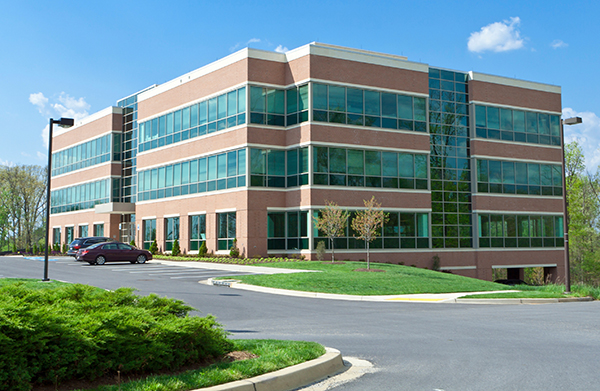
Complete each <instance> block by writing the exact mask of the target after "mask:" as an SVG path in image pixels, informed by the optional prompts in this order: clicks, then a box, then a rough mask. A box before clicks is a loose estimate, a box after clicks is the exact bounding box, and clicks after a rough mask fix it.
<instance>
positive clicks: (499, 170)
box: [477, 159, 562, 196]
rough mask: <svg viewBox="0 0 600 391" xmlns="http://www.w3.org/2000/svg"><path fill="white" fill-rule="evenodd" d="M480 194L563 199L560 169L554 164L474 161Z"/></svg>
mask: <svg viewBox="0 0 600 391" xmlns="http://www.w3.org/2000/svg"><path fill="white" fill-rule="evenodd" d="M477 191H478V192H479V193H503V194H524V195H525V194H529V195H543V196H562V167H561V166H560V165H557V164H537V163H521V162H507V161H497V160H482V159H479V160H477Z"/></svg>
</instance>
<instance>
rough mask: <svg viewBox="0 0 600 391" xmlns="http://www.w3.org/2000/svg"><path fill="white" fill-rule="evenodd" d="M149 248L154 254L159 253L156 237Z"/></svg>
mask: <svg viewBox="0 0 600 391" xmlns="http://www.w3.org/2000/svg"><path fill="white" fill-rule="evenodd" d="M148 250H149V251H150V253H152V255H156V254H158V243H156V239H154V241H153V242H152V244H151V245H150V248H149V249H148Z"/></svg>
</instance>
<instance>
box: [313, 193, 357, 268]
mask: <svg viewBox="0 0 600 391" xmlns="http://www.w3.org/2000/svg"><path fill="white" fill-rule="evenodd" d="M325 204H326V206H325V208H324V209H322V210H320V211H319V216H318V217H314V219H315V227H316V228H317V229H318V230H319V231H321V232H323V233H324V234H325V236H327V237H328V238H329V242H330V243H331V263H333V262H335V254H334V252H335V250H334V247H335V245H334V239H335V238H337V237H340V236H342V235H344V233H346V227H347V226H348V216H349V215H350V214H349V213H348V212H346V211H344V210H342V209H341V208H340V207H339V206H338V204H336V203H335V202H333V201H327V200H325Z"/></svg>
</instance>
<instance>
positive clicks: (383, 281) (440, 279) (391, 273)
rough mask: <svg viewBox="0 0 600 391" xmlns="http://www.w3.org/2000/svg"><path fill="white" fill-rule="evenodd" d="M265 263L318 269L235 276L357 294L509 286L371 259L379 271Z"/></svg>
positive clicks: (252, 281) (255, 282)
mask: <svg viewBox="0 0 600 391" xmlns="http://www.w3.org/2000/svg"><path fill="white" fill-rule="evenodd" d="M268 266H269V267H280V268H287V269H305V270H317V271H320V272H321V273H291V274H272V275H248V276H236V277H235V278H236V279H237V280H240V281H242V282H244V283H246V284H251V285H259V286H264V287H269V288H279V289H290V290H298V291H305V292H321V293H334V294H345V295H357V296H373V295H399V294H411V293H450V292H479V291H497V290H507V289H511V288H510V287H507V286H506V285H501V284H496V283H494V282H490V281H483V280H477V279H474V278H468V277H463V276H457V275H454V274H449V273H441V272H436V271H432V270H427V269H419V268H416V267H409V266H403V265H392V264H386V263H371V268H372V269H380V270H384V272H383V273H374V272H358V271H355V270H356V269H361V268H364V267H365V263H364V262H345V263H344V264H331V263H327V262H314V261H304V262H282V263H271V264H269V265H268Z"/></svg>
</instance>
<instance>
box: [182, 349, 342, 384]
mask: <svg viewBox="0 0 600 391" xmlns="http://www.w3.org/2000/svg"><path fill="white" fill-rule="evenodd" d="M325 349H326V351H327V352H326V353H325V354H324V355H322V356H321V357H319V358H316V359H314V360H311V361H307V362H304V363H302V364H298V365H294V366H291V367H287V368H283V369H280V370H278V371H275V372H270V373H265V374H264V375H260V376H256V377H253V378H250V379H244V380H238V381H234V382H231V383H226V384H220V385H218V386H214V387H207V388H202V389H197V390H192V391H226V390H227V391H290V390H294V389H296V388H299V387H302V386H306V385H308V384H311V383H314V382H317V381H319V380H323V379H325V378H326V377H328V376H332V375H334V374H336V373H338V372H340V371H342V370H343V369H344V361H343V360H342V354H341V353H340V351H339V350H337V349H332V348H325Z"/></svg>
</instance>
